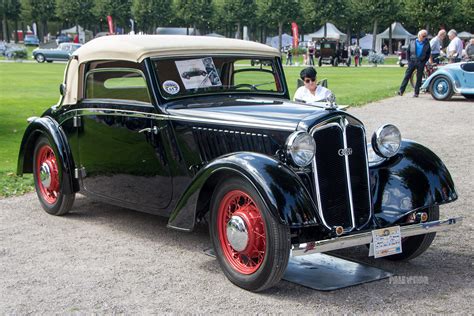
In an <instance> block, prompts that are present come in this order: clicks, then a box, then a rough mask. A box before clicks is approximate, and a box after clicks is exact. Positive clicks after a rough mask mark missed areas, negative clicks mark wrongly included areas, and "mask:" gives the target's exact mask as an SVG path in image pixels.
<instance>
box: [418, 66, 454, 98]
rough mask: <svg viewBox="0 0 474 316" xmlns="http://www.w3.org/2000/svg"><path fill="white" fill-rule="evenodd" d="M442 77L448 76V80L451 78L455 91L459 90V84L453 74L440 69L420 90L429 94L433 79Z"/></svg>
mask: <svg viewBox="0 0 474 316" xmlns="http://www.w3.org/2000/svg"><path fill="white" fill-rule="evenodd" d="M440 75H443V76H446V77H447V78H449V80H450V81H451V83H452V85H453V88H454V89H455V90H456V89H457V87H458V84H457V83H456V78H455V77H454V76H453V74H452V73H451V72H449V71H446V70H444V69H439V70H437V71H435V72H434V73H433V74H431V76H429V77H428V79H426V80H425V82H423V85H422V86H421V87H420V89H421V90H423V91H427V92H429V91H430V85H431V81H433V79H434V78H435V77H437V76H440Z"/></svg>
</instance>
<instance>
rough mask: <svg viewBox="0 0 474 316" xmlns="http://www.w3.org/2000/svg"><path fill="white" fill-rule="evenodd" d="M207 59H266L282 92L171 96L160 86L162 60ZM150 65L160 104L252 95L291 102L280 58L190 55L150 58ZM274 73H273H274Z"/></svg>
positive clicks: (239, 55) (210, 93)
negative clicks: (269, 62) (158, 65)
mask: <svg viewBox="0 0 474 316" xmlns="http://www.w3.org/2000/svg"><path fill="white" fill-rule="evenodd" d="M205 57H212V58H225V57H232V58H236V59H264V60H272V61H273V64H274V68H275V72H276V73H277V75H278V77H279V78H278V79H279V81H280V85H281V91H279V92H278V91H258V90H242V91H238V90H232V91H229V90H222V91H216V90H212V91H210V92H205V91H203V92H204V93H196V94H188V95H178V96H169V95H167V94H165V93H164V91H163V89H162V87H161V86H160V78H159V73H158V71H157V67H156V62H157V61H162V60H185V59H199V58H205ZM149 60H150V64H151V66H152V69H150V70H151V72H152V76H153V79H154V80H153V82H154V83H153V84H154V85H155V89H156V90H157V91H158V94H159V98H160V99H161V100H160V103H162V104H165V103H168V102H175V101H178V100H183V99H189V98H197V97H210V96H213V95H216V96H222V95H252V96H262V97H275V98H279V99H282V98H284V99H288V100H289V90H288V86H287V83H286V78H285V73H284V71H283V66H282V63H281V58H280V57H277V56H275V57H270V56H265V55H254V54H245V53H243V54H238V55H237V54H204V53H203V54H190V55H181V56H170V57H150V58H149ZM272 73H273V72H272Z"/></svg>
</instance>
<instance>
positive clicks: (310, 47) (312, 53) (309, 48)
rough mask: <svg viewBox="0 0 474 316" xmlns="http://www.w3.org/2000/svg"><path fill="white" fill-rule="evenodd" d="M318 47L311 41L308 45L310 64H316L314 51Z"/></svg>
mask: <svg viewBox="0 0 474 316" xmlns="http://www.w3.org/2000/svg"><path fill="white" fill-rule="evenodd" d="M315 50H316V48H315V47H314V43H312V42H311V44H310V45H309V46H308V59H309V60H308V62H309V65H310V66H314V52H315Z"/></svg>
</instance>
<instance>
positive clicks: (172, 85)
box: [163, 80, 179, 94]
mask: <svg viewBox="0 0 474 316" xmlns="http://www.w3.org/2000/svg"><path fill="white" fill-rule="evenodd" d="M163 90H165V91H166V93H169V94H176V93H178V92H179V85H178V84H177V83H176V82H175V81H173V80H166V81H165V82H163Z"/></svg>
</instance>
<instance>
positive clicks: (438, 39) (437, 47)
mask: <svg viewBox="0 0 474 316" xmlns="http://www.w3.org/2000/svg"><path fill="white" fill-rule="evenodd" d="M445 38H446V31H445V30H440V31H439V32H438V35H436V36H435V37H433V38H432V39H431V41H430V47H431V56H430V63H436V64H437V63H439V55H440V54H441V49H442V48H443V41H444V39H445Z"/></svg>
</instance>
